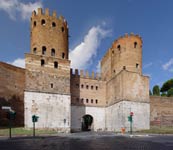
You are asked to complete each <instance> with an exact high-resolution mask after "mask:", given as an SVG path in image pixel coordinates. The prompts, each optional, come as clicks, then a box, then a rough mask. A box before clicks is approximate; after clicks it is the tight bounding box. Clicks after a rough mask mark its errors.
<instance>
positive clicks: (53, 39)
mask: <svg viewBox="0 0 173 150" xmlns="http://www.w3.org/2000/svg"><path fill="white" fill-rule="evenodd" d="M25 61H26V75H25V76H26V86H25V94H24V95H25V96H24V99H25V100H24V101H25V126H26V127H32V119H31V118H32V115H38V116H39V121H38V123H37V127H38V128H56V129H57V130H59V131H66V132H69V131H70V104H71V98H70V61H69V60H68V25H67V22H66V21H65V19H64V18H63V17H62V16H60V17H59V18H57V15H56V12H53V14H52V15H50V14H49V10H48V9H46V10H45V13H43V12H42V9H41V8H39V9H38V13H36V12H35V11H34V12H33V13H32V16H31V50H30V53H28V54H26V55H25Z"/></svg>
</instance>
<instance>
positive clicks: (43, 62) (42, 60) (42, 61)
mask: <svg viewBox="0 0 173 150" xmlns="http://www.w3.org/2000/svg"><path fill="white" fill-rule="evenodd" d="M44 64H45V61H44V59H41V66H42V67H43V66H44Z"/></svg>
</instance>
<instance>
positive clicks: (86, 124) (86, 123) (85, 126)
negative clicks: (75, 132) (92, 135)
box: [81, 115, 93, 131]
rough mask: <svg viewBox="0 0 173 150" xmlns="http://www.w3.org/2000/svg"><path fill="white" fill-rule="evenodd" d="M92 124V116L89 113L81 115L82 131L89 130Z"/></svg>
mask: <svg viewBox="0 0 173 150" xmlns="http://www.w3.org/2000/svg"><path fill="white" fill-rule="evenodd" d="M92 124H93V117H92V116H91V115H84V116H83V117H82V124H81V126H82V131H91V127H92Z"/></svg>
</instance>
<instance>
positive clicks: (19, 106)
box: [0, 95, 24, 127]
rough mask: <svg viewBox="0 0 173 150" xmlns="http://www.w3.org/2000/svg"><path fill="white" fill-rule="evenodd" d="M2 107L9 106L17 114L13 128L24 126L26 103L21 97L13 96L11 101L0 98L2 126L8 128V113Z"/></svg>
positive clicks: (0, 123) (0, 122)
mask: <svg viewBox="0 0 173 150" xmlns="http://www.w3.org/2000/svg"><path fill="white" fill-rule="evenodd" d="M2 106H9V107H11V109H13V110H14V111H15V112H16V118H15V120H14V121H13V126H16V127H23V126H24V103H23V101H22V100H21V99H20V97H19V96H16V95H13V96H12V97H11V98H9V99H7V98H4V97H0V126H1V127H8V124H9V120H8V113H7V112H5V111H4V110H2Z"/></svg>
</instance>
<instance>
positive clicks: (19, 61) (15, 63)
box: [7, 58, 25, 68]
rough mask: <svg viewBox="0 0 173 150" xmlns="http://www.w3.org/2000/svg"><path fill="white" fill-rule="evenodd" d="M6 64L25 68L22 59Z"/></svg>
mask: <svg viewBox="0 0 173 150" xmlns="http://www.w3.org/2000/svg"><path fill="white" fill-rule="evenodd" d="M7 63H9V64H11V65H14V66H17V67H20V68H25V59H22V58H17V59H15V60H14V61H13V62H7Z"/></svg>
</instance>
